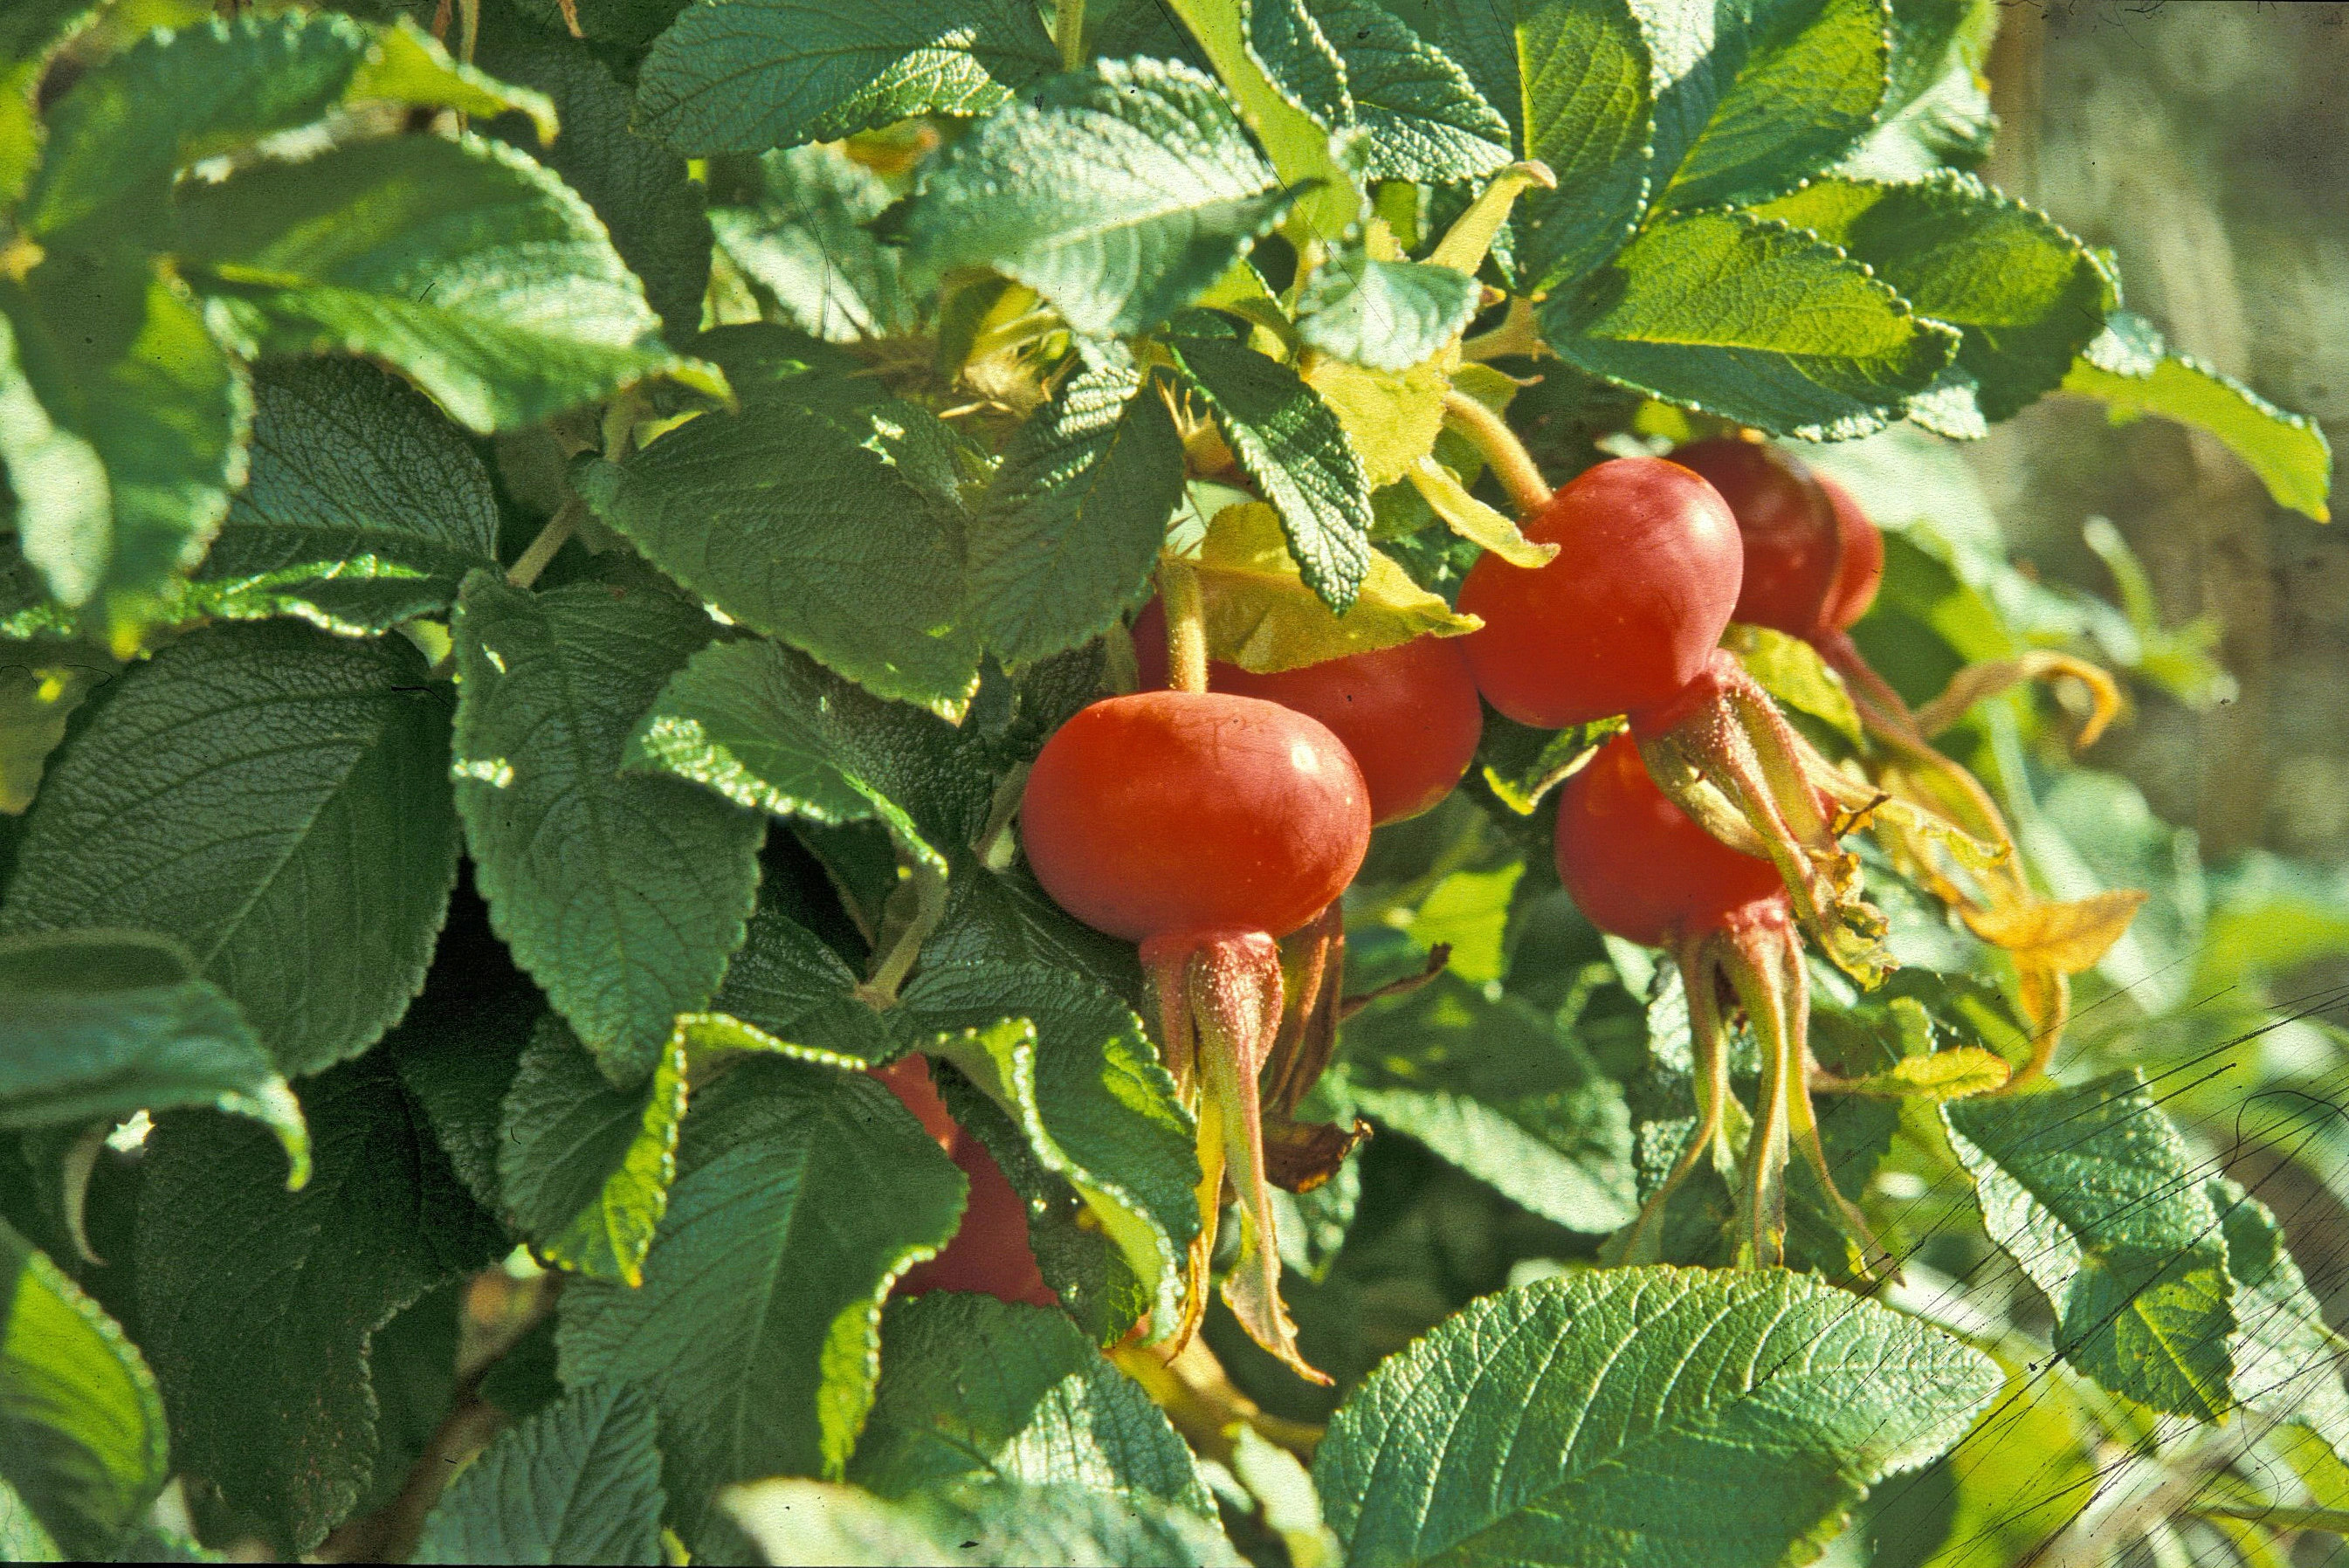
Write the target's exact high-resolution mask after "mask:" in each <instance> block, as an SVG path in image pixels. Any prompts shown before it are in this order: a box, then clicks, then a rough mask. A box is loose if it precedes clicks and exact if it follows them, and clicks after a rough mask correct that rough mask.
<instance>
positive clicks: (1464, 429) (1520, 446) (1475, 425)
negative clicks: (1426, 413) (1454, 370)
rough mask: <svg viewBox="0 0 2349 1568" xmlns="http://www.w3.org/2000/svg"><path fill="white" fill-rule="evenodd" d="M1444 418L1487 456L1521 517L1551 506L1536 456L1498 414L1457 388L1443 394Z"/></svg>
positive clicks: (1547, 484) (1486, 458) (1546, 486)
mask: <svg viewBox="0 0 2349 1568" xmlns="http://www.w3.org/2000/svg"><path fill="white" fill-rule="evenodd" d="M1444 418H1445V419H1446V420H1448V421H1450V422H1451V423H1452V424H1454V425H1455V426H1457V427H1458V428H1459V430H1460V433H1461V434H1462V435H1464V436H1465V437H1467V438H1468V439H1469V441H1470V443H1471V444H1473V445H1474V446H1475V449H1477V450H1478V451H1479V452H1482V453H1483V454H1484V455H1485V462H1487V463H1488V464H1490V465H1491V466H1492V469H1493V475H1494V477H1495V479H1498V480H1500V481H1501V488H1502V489H1503V490H1506V491H1508V492H1509V504H1510V505H1512V506H1514V507H1516V509H1517V515H1518V516H1519V517H1531V516H1533V514H1534V513H1536V512H1537V511H1541V509H1542V508H1544V507H1546V506H1547V505H1548V504H1549V496H1550V490H1549V481H1548V480H1545V479H1544V478H1542V471H1541V469H1540V468H1539V467H1538V466H1537V465H1536V464H1535V462H1534V459H1533V454H1531V453H1530V452H1528V451H1526V448H1525V443H1524V442H1522V441H1520V440H1518V439H1517V433H1516V431H1515V430H1512V429H1510V428H1509V427H1508V425H1507V423H1506V421H1504V420H1503V419H1502V418H1501V417H1500V416H1499V415H1498V414H1495V413H1494V412H1493V410H1491V409H1490V408H1487V407H1485V405H1484V404H1482V403H1479V402H1478V401H1476V399H1475V398H1474V397H1470V396H1468V394H1467V393H1465V392H1462V391H1459V390H1457V389H1456V388H1455V389H1454V390H1452V391H1448V392H1446V393H1444Z"/></svg>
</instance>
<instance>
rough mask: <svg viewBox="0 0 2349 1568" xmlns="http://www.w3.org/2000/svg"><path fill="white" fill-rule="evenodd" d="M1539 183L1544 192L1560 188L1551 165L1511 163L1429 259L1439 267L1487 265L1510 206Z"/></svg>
mask: <svg viewBox="0 0 2349 1568" xmlns="http://www.w3.org/2000/svg"><path fill="white" fill-rule="evenodd" d="M1536 185H1538V186H1540V187H1541V188H1542V189H1543V190H1545V191H1555V190H1557V176H1556V175H1554V174H1552V173H1551V172H1550V171H1549V165H1548V164H1547V163H1538V162H1532V161H1527V162H1525V163H1512V164H1510V165H1509V166H1508V167H1507V168H1506V169H1504V170H1501V171H1500V172H1499V173H1497V174H1495V175H1494V176H1493V182H1492V183H1491V184H1489V185H1487V186H1485V189H1484V191H1482V192H1480V193H1479V194H1478V195H1477V197H1476V200H1475V201H1474V202H1472V203H1470V204H1469V208H1468V211H1465V212H1463V213H1461V214H1460V218H1459V221H1458V222H1455V223H1454V224H1453V225H1452V227H1451V228H1450V229H1449V230H1448V231H1446V232H1445V233H1444V238H1443V239H1442V240H1441V241H1439V242H1437V243H1436V247H1435V249H1434V251H1433V253H1431V254H1430V255H1429V256H1428V258H1427V259H1428V260H1429V261H1431V262H1433V263H1435V264H1436V265H1438V266H1440V267H1451V268H1454V269H1455V270H1457V271H1459V272H1464V273H1475V270H1476V269H1477V268H1478V267H1480V266H1482V265H1484V264H1485V253H1486V252H1487V251H1490V250H1491V249H1492V248H1493V236H1494V235H1495V234H1497V233H1499V232H1501V225H1502V224H1503V223H1504V222H1506V221H1507V220H1508V216H1509V209H1510V208H1512V207H1514V206H1516V203H1517V198H1518V197H1519V196H1521V195H1523V194H1524V193H1525V192H1526V191H1527V190H1529V189H1531V188H1532V187H1534V186H1536Z"/></svg>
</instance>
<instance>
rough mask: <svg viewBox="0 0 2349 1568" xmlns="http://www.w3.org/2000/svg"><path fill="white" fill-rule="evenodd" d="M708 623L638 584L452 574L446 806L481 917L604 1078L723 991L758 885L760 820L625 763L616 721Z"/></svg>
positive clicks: (630, 715) (647, 698) (639, 702)
mask: <svg viewBox="0 0 2349 1568" xmlns="http://www.w3.org/2000/svg"><path fill="white" fill-rule="evenodd" d="M715 630H716V628H715V627H714V626H712V625H711V624H710V622H709V617H707V616H706V615H704V614H702V613H701V612H700V611H699V610H698V608H696V607H695V606H694V605H692V604H690V603H687V602H685V601H683V600H681V599H678V598H677V597H675V596H673V595H672V594H670V593H667V592H665V591H662V590H660V589H658V588H656V587H652V586H649V585H641V584H640V585H637V586H634V587H626V588H624V587H621V586H619V585H617V584H605V583H596V582H592V581H591V582H583V583H574V584H572V585H570V586H568V587H564V588H559V589H556V590H554V592H553V593H543V594H533V593H527V592H524V591H522V590H518V589H514V588H510V587H508V586H507V585H506V584H505V583H504V582H503V581H502V580H501V579H499V578H497V577H495V576H493V575H492V574H491V573H475V574H474V575H472V576H471V577H469V578H467V579H466V581H465V588H464V596H463V598H462V599H461V600H460V603H459V604H458V609H457V619H456V622H455V624H453V625H452V627H451V628H450V633H451V635H452V637H453V638H454V641H455V644H456V650H457V680H458V686H457V694H458V695H457V740H456V761H455V764H454V767H453V770H454V772H455V774H456V777H457V787H456V794H457V810H458V814H459V815H460V817H462V818H463V819H464V823H465V841H466V844H467V846H468V847H469V848H470V849H471V851H472V854H473V860H474V863H475V873H474V874H475V877H476V879H477V881H478V882H479V884H480V886H481V894H482V896H483V897H484V898H486V899H487V900H488V901H489V905H490V918H491V921H492V923H493V924H494V925H495V926H496V928H497V931H498V934H499V935H500V936H502V937H503V938H504V939H505V941H506V942H507V944H509V945H510V946H512V949H513V954H514V957H515V959H516V961H517V962H519V963H520V964H521V965H522V966H523V968H524V969H526V970H528V971H529V972H530V974H531V976H532V977H533V979H535V980H537V981H538V983H539V984H540V985H543V986H544V987H545V989H546V994H547V995H548V997H549V998H550V999H551V1000H552V1001H553V1002H554V1006H555V1007H556V1008H557V1010H559V1011H560V1012H561V1013H562V1014H563V1016H564V1017H565V1018H567V1019H568V1020H569V1021H570V1023H571V1025H572V1026H573V1027H574V1028H575V1029H577V1030H578V1031H579V1037H580V1038H581V1039H582V1040H584V1041H585V1043H586V1046H587V1048H588V1049H589V1050H590V1051H592V1052H594V1053H595V1059H596V1060H597V1062H599V1063H600V1064H601V1065H602V1066H603V1068H604V1070H605V1073H606V1074H607V1075H608V1076H610V1077H611V1078H612V1079H613V1081H614V1082H616V1083H633V1082H635V1081H636V1080H637V1079H639V1078H642V1077H643V1076H644V1075H645V1074H646V1073H647V1072H649V1071H650V1070H651V1069H652V1068H653V1066H654V1064H655V1062H656V1061H657V1058H658V1057H659V1054H660V1050H661V1047H662V1045H663V1044H664V1042H666V1041H667V1038H668V1035H669V1023H670V1020H671V1019H672V1018H674V1017H675V1016H677V1015H678V1014H679V1013H684V1012H690V1011H691V1010H693V1009H694V1008H697V1007H699V1006H702V1005H703V1004H705V1003H707V1002H708V1001H709V998H710V997H711V996H713V995H716V994H717V992H718V983H719V978H720V977H721V976H722V975H724V974H725V972H726V960H727V955H728V954H730V953H732V952H733V951H734V949H735V948H737V947H739V946H740V945H741V943H742V934H743V923H744V922H745V921H746V920H748V919H749V917H750V909H751V905H752V903H753V902H754V901H755V899H756V898H757V891H758V878H759V870H758V851H759V839H760V835H761V824H760V822H759V820H758V819H757V818H755V817H752V816H750V815H748V814H747V813H744V812H741V811H739V810H735V809H734V808H732V807H731V806H729V805H727V804H726V803H724V802H722V801H719V800H714V799H710V798H709V796H707V795H705V794H702V793H700V792H698V791H696V790H691V789H684V788H682V787H680V786H679V785H678V783H677V782H676V781H675V780H672V779H659V778H641V777H636V776H631V775H624V774H622V773H621V772H620V771H619V768H620V764H621V762H622V760H623V758H624V757H625V755H626V746H627V740H628V733H629V731H630V730H631V729H632V728H634V727H635V725H636V718H637V716H638V715H640V714H641V713H643V712H644V710H645V709H646V708H647V707H651V706H652V703H653V700H654V698H656V697H657V696H659V695H660V692H661V688H662V686H663V684H664V683H665V682H667V679H668V677H669V676H670V675H672V674H673V673H674V672H675V671H676V670H677V668H678V666H679V665H682V664H683V663H684V662H685V660H686V658H687V656H688V655H690V654H691V653H692V652H693V650H694V649H696V648H698V647H699V646H700V645H702V644H703V643H705V642H707V641H708V640H709V635H710V634H711V633H712V632H713V631H715Z"/></svg>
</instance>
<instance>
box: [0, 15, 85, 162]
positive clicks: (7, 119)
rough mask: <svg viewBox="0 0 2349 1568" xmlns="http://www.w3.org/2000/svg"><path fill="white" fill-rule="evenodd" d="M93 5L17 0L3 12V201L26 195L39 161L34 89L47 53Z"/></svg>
mask: <svg viewBox="0 0 2349 1568" xmlns="http://www.w3.org/2000/svg"><path fill="white" fill-rule="evenodd" d="M91 9H92V0H19V4H17V5H11V6H9V7H8V10H7V12H6V14H5V15H0V207H13V206H15V205H16V201H17V199H18V198H19V197H21V196H23V195H24V193H25V187H26V183H27V182H28V181H30V180H31V179H32V177H33V168H34V166H35V165H36V164H37V163H38V162H39V161H40V158H41V136H42V126H41V118H40V110H39V108H38V106H36V104H35V102H34V94H35V92H36V89H37V88H39V87H40V84H41V77H42V75H43V73H44V72H45V71H46V70H47V68H48V63H49V57H50V55H51V54H52V53H53V52H54V51H55V50H56V49H57V46H59V45H60V44H62V43H63V42H64V41H65V40H66V38H67V36H68V35H69V34H70V33H71V32H72V31H73V30H74V28H75V27H76V26H78V25H79V24H80V22H81V21H82V20H83V19H84V17H85V15H87V13H88V12H89V11H90V10H91Z"/></svg>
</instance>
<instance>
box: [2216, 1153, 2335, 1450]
mask: <svg viewBox="0 0 2349 1568" xmlns="http://www.w3.org/2000/svg"><path fill="white" fill-rule="evenodd" d="M2205 1191H2206V1193H2207V1195H2208V1197H2209V1202H2210V1205H2211V1207H2212V1208H2214V1209H2215V1210H2217V1211H2218V1213H2219V1216H2220V1236H2221V1238H2222V1239H2223V1240H2224V1241H2225V1243H2226V1247H2227V1277H2228V1278H2230V1279H2231V1280H2233V1281H2234V1282H2235V1287H2236V1293H2237V1294H2236V1302H2235V1320H2236V1325H2237V1328H2238V1333H2237V1335H2236V1337H2235V1341H2234V1344H2233V1346H2231V1347H2230V1349H2231V1351H2232V1355H2233V1358H2234V1398H2235V1403H2236V1404H2237V1405H2239V1406H2243V1407H2247V1408H2251V1409H2253V1410H2257V1411H2259V1412H2261V1414H2263V1415H2269V1416H2274V1417H2278V1418H2282V1419H2286V1420H2292V1421H2298V1422H2300V1423H2301V1424H2302V1425H2303V1426H2305V1427H2307V1428H2308V1429H2309V1430H2310V1431H2312V1432H2313V1433H2315V1434H2316V1435H2317V1437H2319V1438H2320V1439H2323V1441H2324V1442H2325V1443H2326V1444H2327V1445H2328V1446H2329V1447H2330V1448H2331V1449H2333V1454H2334V1456H2335V1457H2336V1458H2339V1459H2341V1460H2343V1461H2344V1463H2349V1389H2344V1387H2343V1386H2342V1381H2341V1377H2342V1357H2343V1353H2344V1350H2349V1345H2344V1343H2343V1341H2342V1338H2341V1336H2339V1335H2337V1334H2335V1333H2333V1330H2332V1329H2331V1328H2329V1327H2327V1326H2326V1325H2325V1321H2324V1314H2323V1309H2322V1308H2320V1307H2319V1306H2318V1305H2317V1303H2316V1297H2315V1296H2314V1295H2312V1294H2311V1293H2310V1291H2309V1288H2308V1282H2307V1280H2306V1279H2305V1278H2303V1277H2302V1274H2301V1272H2300V1265H2299V1264H2297V1263H2295V1262H2293V1261H2292V1253H2291V1251H2290V1249H2289V1248H2287V1247H2286V1246H2285V1245H2284V1239H2283V1232H2282V1229H2281V1228H2280V1227H2279V1226H2278V1225H2277V1224H2276V1218H2275V1215H2274V1214H2273V1213H2271V1212H2269V1210H2268V1206H2267V1205H2266V1204H2265V1203H2262V1202H2260V1201H2259V1200H2258V1199H2257V1198H2254V1197H2252V1196H2251V1194H2250V1193H2249V1192H2247V1191H2244V1190H2243V1189H2242V1188H2241V1187H2240V1186H2238V1185H2237V1184H2236V1183H2235V1182H2233V1181H2230V1180H2228V1179H2227V1178H2226V1177H2224V1176H2214V1177H2212V1178H2211V1179H2210V1180H2209V1182H2208V1183H2206V1186H2205Z"/></svg>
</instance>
